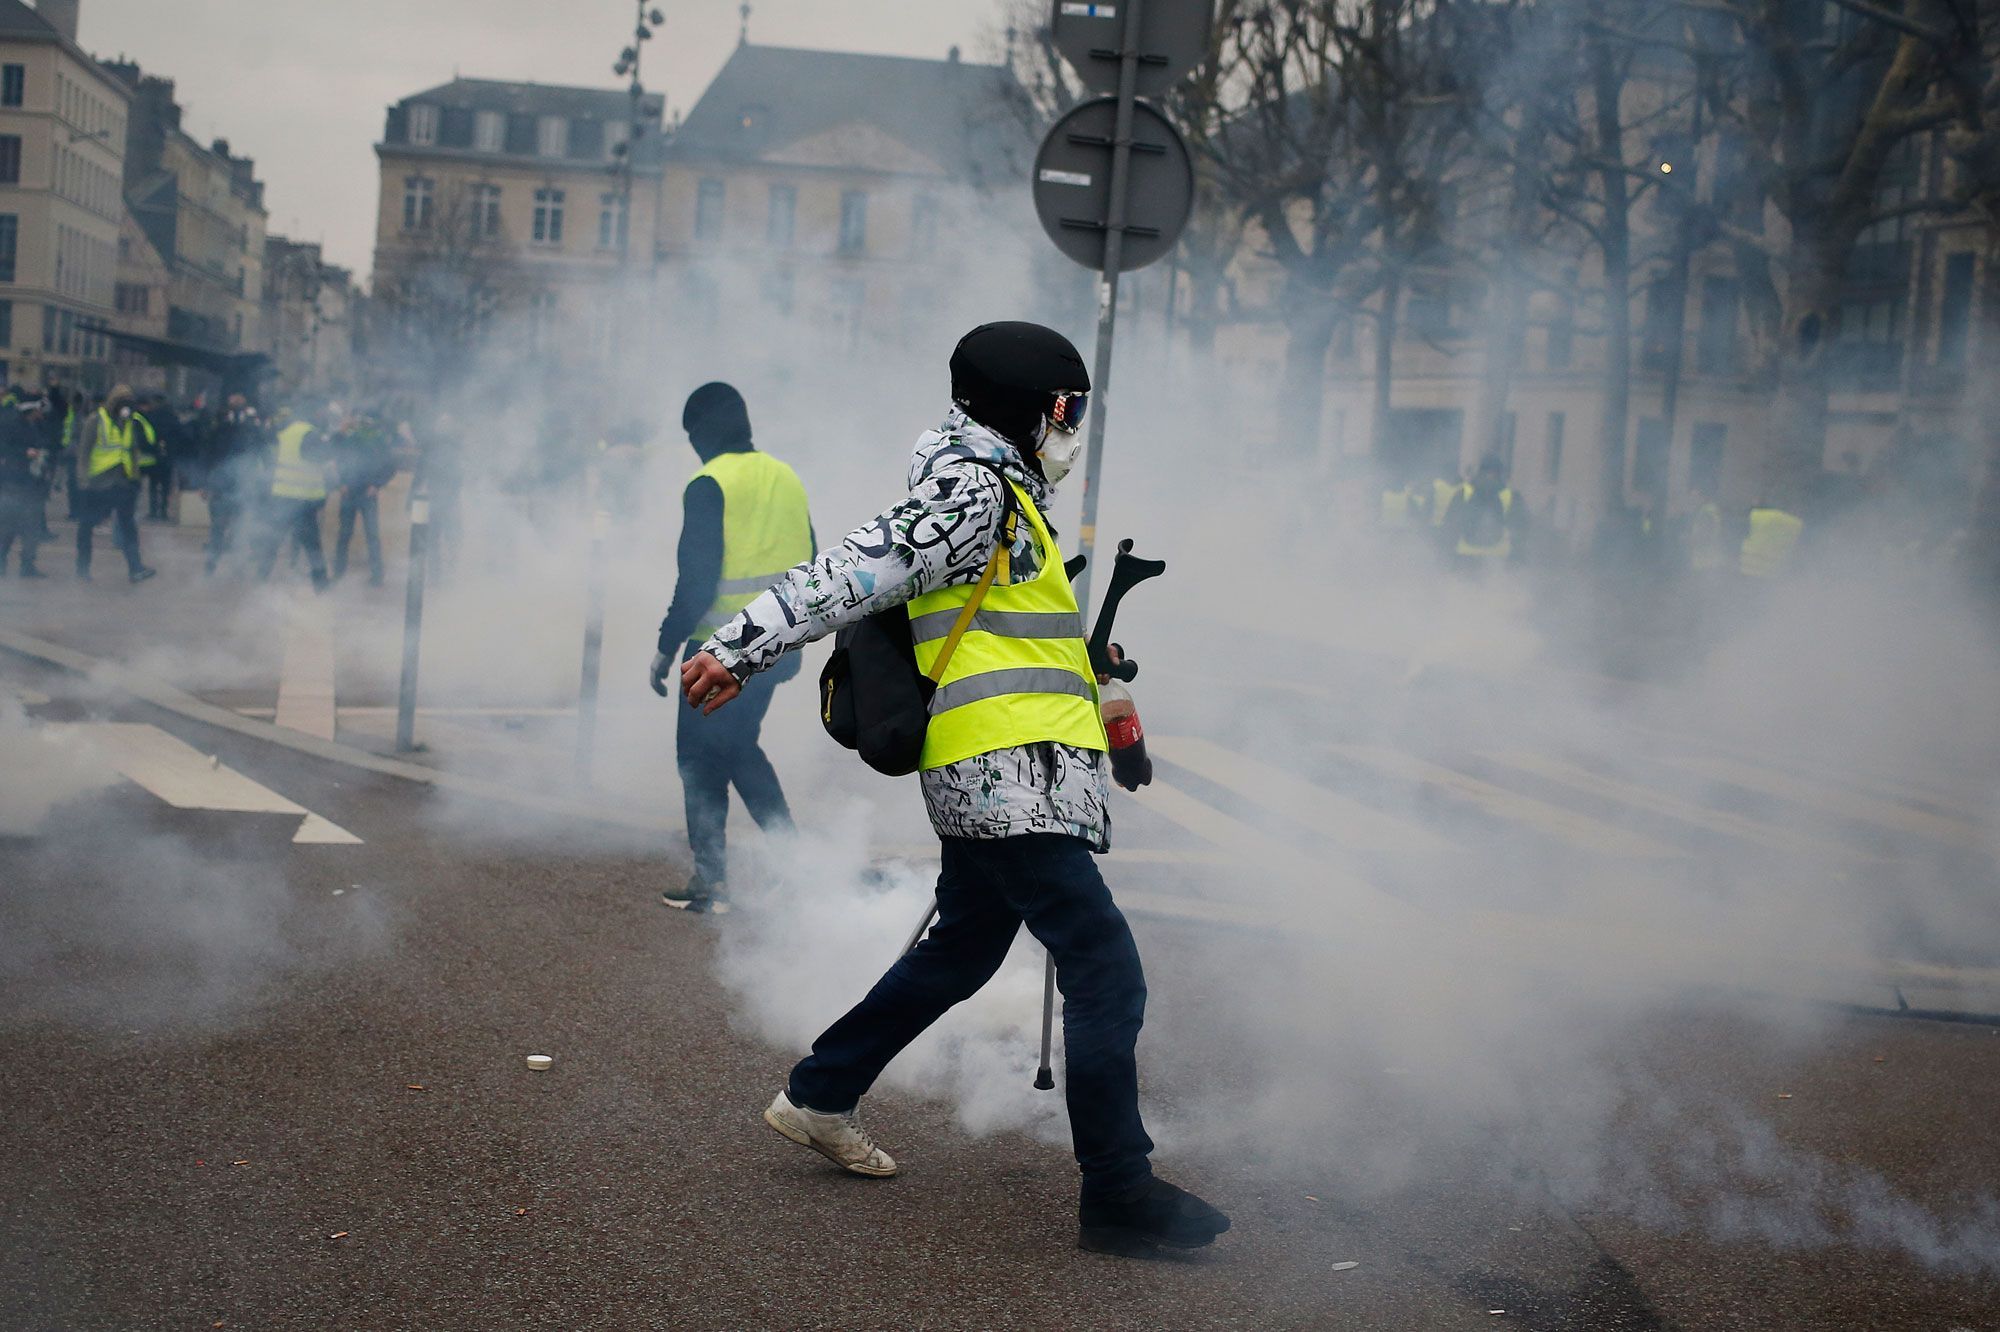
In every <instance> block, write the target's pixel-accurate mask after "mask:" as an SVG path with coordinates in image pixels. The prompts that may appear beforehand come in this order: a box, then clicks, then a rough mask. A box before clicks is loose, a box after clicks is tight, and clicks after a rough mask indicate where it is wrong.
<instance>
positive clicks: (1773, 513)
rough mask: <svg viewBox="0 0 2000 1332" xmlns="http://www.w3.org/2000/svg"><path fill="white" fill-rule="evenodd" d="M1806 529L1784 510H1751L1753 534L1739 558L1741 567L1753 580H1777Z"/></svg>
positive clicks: (1745, 538) (1750, 535) (1744, 543)
mask: <svg viewBox="0 0 2000 1332" xmlns="http://www.w3.org/2000/svg"><path fill="white" fill-rule="evenodd" d="M1804 529H1805V523H1804V522H1803V521H1801V520H1800V519H1798V518H1795V517H1793V516H1792V515H1791V514H1789V513H1786V512H1785V511H1784V510H1783V509H1752V510H1750V531H1749V534H1748V535H1746V536H1745V537H1744V538H1743V548H1742V550H1741V551H1740V552H1738V554H1737V567H1738V568H1739V569H1741V570H1742V571H1743V573H1744V574H1745V575H1747V576H1748V577H1751V578H1775V577H1776V576H1777V575H1778V573H1779V571H1780V570H1782V569H1783V568H1784V567H1785V562H1786V561H1787V560H1788V559H1790V558H1791V554H1792V547H1793V546H1795V545H1797V544H1798V541H1799V533H1800V532H1801V531H1803V530H1804Z"/></svg>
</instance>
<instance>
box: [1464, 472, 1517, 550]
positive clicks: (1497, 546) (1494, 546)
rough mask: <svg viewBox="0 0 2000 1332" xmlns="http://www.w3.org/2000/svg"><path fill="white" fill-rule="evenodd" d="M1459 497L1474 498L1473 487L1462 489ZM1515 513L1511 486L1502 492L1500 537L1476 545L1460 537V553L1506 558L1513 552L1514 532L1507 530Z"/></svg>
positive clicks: (1468, 499) (1467, 499)
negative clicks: (1509, 521)
mask: <svg viewBox="0 0 2000 1332" xmlns="http://www.w3.org/2000/svg"><path fill="white" fill-rule="evenodd" d="M1459 498H1460V499H1462V500H1466V501H1470V500H1471V499H1472V487H1471V486H1469V485H1468V486H1466V487H1465V488H1464V489H1463V490H1462V491H1460V493H1459ZM1513 513H1514V491H1513V489H1512V487H1509V488H1507V489H1504V490H1502V491H1501V492H1500V539H1499V540H1498V541H1495V542H1492V543H1490V544H1487V545H1475V544H1474V543H1472V542H1470V541H1467V540H1466V539H1465V538H1464V537H1460V538H1459V539H1458V553H1459V554H1461V555H1470V556H1473V557H1474V558H1476V559H1496V560H1504V559H1506V558H1507V557H1508V556H1509V555H1511V554H1513V553H1514V534H1513V533H1512V532H1510V531H1508V530H1507V519H1508V518H1509V517H1511V516H1512V515H1513Z"/></svg>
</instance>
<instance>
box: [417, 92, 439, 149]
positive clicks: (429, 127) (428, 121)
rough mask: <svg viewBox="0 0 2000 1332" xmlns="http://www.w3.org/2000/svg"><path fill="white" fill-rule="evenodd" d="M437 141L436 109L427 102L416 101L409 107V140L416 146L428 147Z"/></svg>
mask: <svg viewBox="0 0 2000 1332" xmlns="http://www.w3.org/2000/svg"><path fill="white" fill-rule="evenodd" d="M437 141H438V109H437V108H436V107H434V106H432V105H431V104H430V103H428V102H416V103H413V104H412V105H411V107H410V142H411V143H414V144H416V145H417V146H418V147H429V146H430V145H431V144H434V143H436V142H437Z"/></svg>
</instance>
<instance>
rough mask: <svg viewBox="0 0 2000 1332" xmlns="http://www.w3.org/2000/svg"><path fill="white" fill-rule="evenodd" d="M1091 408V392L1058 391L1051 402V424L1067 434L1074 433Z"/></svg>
mask: <svg viewBox="0 0 2000 1332" xmlns="http://www.w3.org/2000/svg"><path fill="white" fill-rule="evenodd" d="M1089 409H1090V394H1089V393H1087V392H1086V393H1058V394H1056V395H1055V397H1054V399H1053V401H1051V402H1050V404H1049V424H1050V425H1052V426H1054V427H1055V428H1056V429H1058V430H1060V431H1062V432H1063V433H1064V434H1065V435H1074V434H1075V433H1076V431H1077V427H1078V426H1081V425H1082V424H1083V414H1084V413H1085V412H1086V411H1088V410H1089Z"/></svg>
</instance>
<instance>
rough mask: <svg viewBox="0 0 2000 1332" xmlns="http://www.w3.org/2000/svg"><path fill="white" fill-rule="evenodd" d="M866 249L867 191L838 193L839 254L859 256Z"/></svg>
mask: <svg viewBox="0 0 2000 1332" xmlns="http://www.w3.org/2000/svg"><path fill="white" fill-rule="evenodd" d="M867 248H868V191H866V190H842V191H841V192H840V252H841V253H842V254H860V253H861V252H862V251H863V250H865V249H867Z"/></svg>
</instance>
